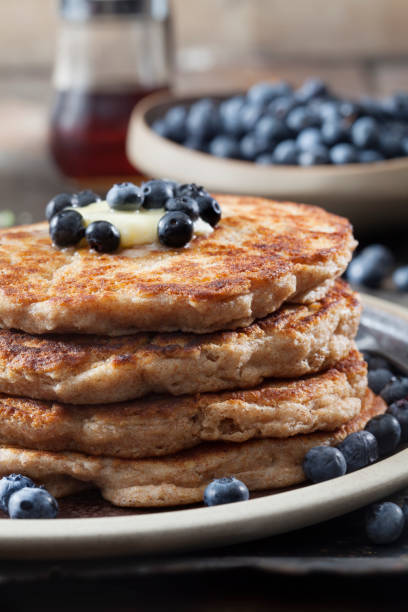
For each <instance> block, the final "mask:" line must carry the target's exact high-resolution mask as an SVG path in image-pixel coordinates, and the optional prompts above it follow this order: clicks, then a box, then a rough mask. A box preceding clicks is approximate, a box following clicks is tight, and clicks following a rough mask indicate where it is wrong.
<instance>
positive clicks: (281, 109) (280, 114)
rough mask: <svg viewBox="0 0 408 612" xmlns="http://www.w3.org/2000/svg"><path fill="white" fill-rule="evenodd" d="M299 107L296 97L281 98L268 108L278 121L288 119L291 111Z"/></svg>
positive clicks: (273, 101) (276, 99)
mask: <svg viewBox="0 0 408 612" xmlns="http://www.w3.org/2000/svg"><path fill="white" fill-rule="evenodd" d="M296 106H297V102H296V100H295V98H294V96H292V95H289V96H279V98H275V100H272V102H270V103H269V104H268V106H267V112H268V113H272V115H274V116H275V117H277V118H278V119H282V120H284V119H286V117H287V116H288V114H289V113H290V111H291V110H293V109H294V108H295V107H296Z"/></svg>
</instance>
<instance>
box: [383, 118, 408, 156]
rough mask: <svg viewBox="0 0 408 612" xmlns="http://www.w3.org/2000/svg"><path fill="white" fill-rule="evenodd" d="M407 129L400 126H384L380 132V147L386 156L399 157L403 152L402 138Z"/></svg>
mask: <svg viewBox="0 0 408 612" xmlns="http://www.w3.org/2000/svg"><path fill="white" fill-rule="evenodd" d="M405 135H406V134H405V131H404V129H403V128H401V127H399V126H393V125H387V126H384V127H383V128H382V129H381V130H380V133H379V148H380V151H381V152H382V154H383V155H384V156H385V157H399V156H401V155H402V154H403V150H402V140H403V138H404V136H405Z"/></svg>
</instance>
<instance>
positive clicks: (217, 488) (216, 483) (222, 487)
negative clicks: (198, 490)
mask: <svg viewBox="0 0 408 612" xmlns="http://www.w3.org/2000/svg"><path fill="white" fill-rule="evenodd" d="M247 499H249V491H248V488H247V487H246V485H244V483H243V482H241V481H240V480H238V479H237V478H234V477H228V478H217V479H216V480H213V481H212V482H210V484H209V485H207V487H206V488H205V491H204V503H205V505H206V506H218V505H220V504H231V503H233V502H238V501H246V500H247Z"/></svg>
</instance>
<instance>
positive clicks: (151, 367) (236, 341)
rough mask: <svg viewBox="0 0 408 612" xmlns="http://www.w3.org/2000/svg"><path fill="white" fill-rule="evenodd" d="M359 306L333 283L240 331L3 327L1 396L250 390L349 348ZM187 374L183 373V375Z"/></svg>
mask: <svg viewBox="0 0 408 612" xmlns="http://www.w3.org/2000/svg"><path fill="white" fill-rule="evenodd" d="M360 310H361V307H360V302H359V300H358V297H357V294H356V293H354V292H353V291H352V290H351V289H350V287H348V286H347V285H346V283H344V282H342V281H337V282H336V284H335V286H334V287H333V288H332V289H331V290H330V291H329V292H328V293H327V295H326V297H324V298H323V299H322V300H321V301H319V302H313V303H312V304H309V305H297V306H293V305H288V304H286V305H284V306H282V307H281V308H280V309H279V310H278V311H277V312H275V313H273V314H271V315H269V316H268V317H266V318H265V319H263V320H261V321H258V322H256V323H253V324H252V325H250V326H249V327H246V328H244V329H242V330H237V331H229V332H215V333H212V334H203V335H194V334H187V333H183V332H174V333H162V334H153V333H143V332H140V333H139V334H135V335H132V336H120V337H116V338H112V337H106V336H90V335H79V334H77V335H71V336H64V335H59V336H58V335H53V336H50V335H43V336H31V335H29V334H26V333H24V332H15V331H9V330H0V392H3V393H11V394H13V395H21V396H27V397H31V398H38V399H46V400H57V401H60V402H65V403H73V404H83V403H89V404H97V403H101V402H102V403H104V404H105V403H109V402H116V401H124V400H129V399H133V398H137V397H142V396H144V395H147V394H148V393H170V394H172V395H180V394H192V393H198V392H206V391H220V390H224V389H239V388H248V387H254V386H256V385H258V384H260V383H261V382H262V380H263V379H264V378H267V377H275V378H281V377H282V378H297V377H299V376H304V375H306V374H310V373H314V372H318V371H321V370H323V369H325V368H328V367H330V366H331V365H333V364H335V363H337V362H338V361H340V359H343V358H344V357H345V356H346V355H347V354H348V353H349V352H350V350H351V347H352V344H353V338H354V336H355V334H356V332H357V326H358V320H359V316H360ZM186 373H188V376H186Z"/></svg>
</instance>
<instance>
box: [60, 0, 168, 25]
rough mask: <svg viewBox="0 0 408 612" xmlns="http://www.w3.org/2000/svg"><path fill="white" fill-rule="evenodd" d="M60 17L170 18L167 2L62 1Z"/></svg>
mask: <svg viewBox="0 0 408 612" xmlns="http://www.w3.org/2000/svg"><path fill="white" fill-rule="evenodd" d="M59 12H60V15H61V16H62V17H63V18H64V19H68V20H70V21H86V20H87V19H91V18H92V17H97V16H99V15H149V16H151V17H152V18H153V19H165V18H166V17H167V16H168V1H167V0H60V7H59Z"/></svg>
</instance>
